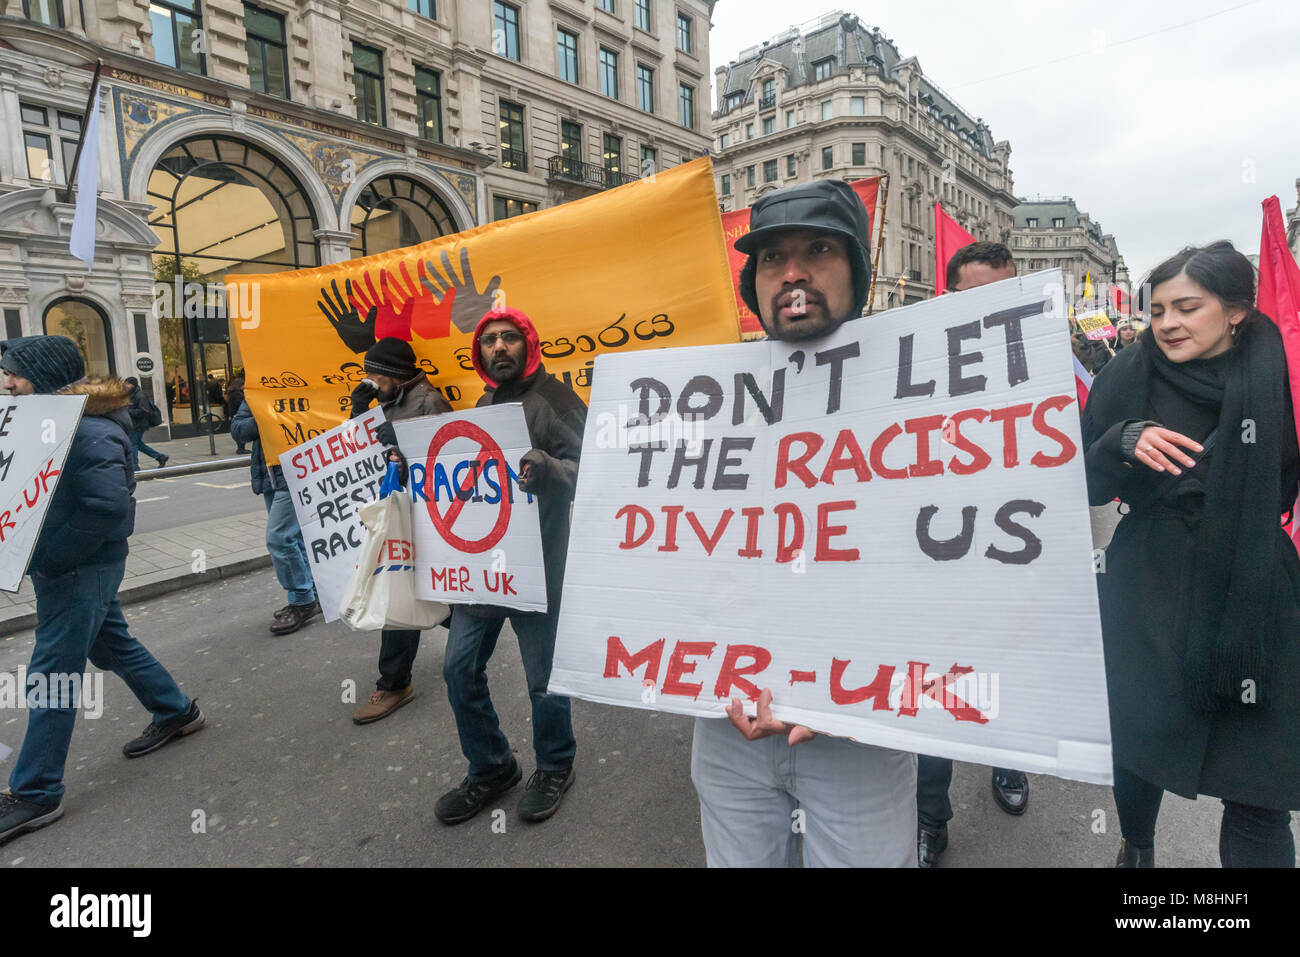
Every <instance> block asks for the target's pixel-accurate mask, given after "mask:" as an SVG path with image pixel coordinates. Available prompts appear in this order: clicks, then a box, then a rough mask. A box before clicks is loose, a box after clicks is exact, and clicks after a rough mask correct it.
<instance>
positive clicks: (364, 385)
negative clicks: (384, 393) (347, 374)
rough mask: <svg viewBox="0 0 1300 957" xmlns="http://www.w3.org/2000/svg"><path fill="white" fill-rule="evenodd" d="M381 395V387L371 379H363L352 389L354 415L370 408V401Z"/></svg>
mask: <svg viewBox="0 0 1300 957" xmlns="http://www.w3.org/2000/svg"><path fill="white" fill-rule="evenodd" d="M377 395H379V388H378V386H376V385H375V384H374V383H373V382H371V381H370V380H369V379H362V380H361V381H360V382H358V383H357V387H356V388H355V389H353V390H352V415H353V416H358V415H360V414H361V413H362V412H365V411H366V409H368V408H370V403H371V402H373V401H374V399H375V396H377Z"/></svg>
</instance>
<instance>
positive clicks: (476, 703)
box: [442, 605, 578, 781]
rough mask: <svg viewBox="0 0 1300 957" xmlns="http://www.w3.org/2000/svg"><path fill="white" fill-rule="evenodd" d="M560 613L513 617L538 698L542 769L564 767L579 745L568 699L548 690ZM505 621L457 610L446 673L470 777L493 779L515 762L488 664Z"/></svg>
mask: <svg viewBox="0 0 1300 957" xmlns="http://www.w3.org/2000/svg"><path fill="white" fill-rule="evenodd" d="M558 618H559V614H558V611H557V612H547V613H545V614H536V613H534V614H518V615H511V616H510V624H511V625H512V626H513V627H514V629H515V636H516V637H517V638H518V639H519V654H520V655H521V656H522V658H523V660H524V676H525V677H526V678H527V680H528V697H529V698H530V699H531V700H532V703H533V751H534V753H535V754H536V756H537V769H538V770H539V771H563V770H566V769H567V768H569V767H570V766H571V765H572V764H573V756H574V754H575V753H576V752H577V750H578V745H577V742H576V741H575V740H574V738H573V721H572V719H571V718H570V714H569V699H568V698H566V697H564V696H562V695H554V694H548V693H547V691H546V686H547V685H548V684H549V683H550V680H551V659H552V658H554V657H555V626H556V623H557V620H558ZM504 625H505V619H504V618H479V617H477V616H475V615H471V614H470V613H469V612H467V611H466V610H465V609H464V607H463V606H460V605H457V606H456V607H455V608H453V609H452V612H451V621H450V623H449V625H448V629H449V634H448V635H447V651H446V654H445V655H444V657H443V663H442V676H443V678H444V679H445V680H446V682H447V698H448V699H449V700H450V701H451V710H452V713H453V714H454V715H455V716H456V731H457V733H458V734H459V735H460V749H461V751H462V753H464V755H465V757H466V759H467V760H468V761H469V777H470V780H471V781H479V780H482V779H484V778H490V777H492V776H493V775H494V773H495V772H497V771H499V770H500V769H501V767H502V765H505V764H509V763H510V742H509V741H507V740H506V736H505V735H504V734H502V733H501V724H500V722H499V721H498V720H497V713H496V709H495V708H493V707H492V698H491V696H490V695H489V694H488V683H487V663H488V659H489V658H491V657H492V652H493V650H494V649H495V648H496V646H497V638H498V637H500V635H501V628H502V627H503V626H504Z"/></svg>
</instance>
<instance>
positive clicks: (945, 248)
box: [934, 203, 975, 296]
mask: <svg viewBox="0 0 1300 957" xmlns="http://www.w3.org/2000/svg"><path fill="white" fill-rule="evenodd" d="M973 242H975V237H974V236H972V235H971V234H970V233H968V232H966V230H964V229H962V228H961V227H960V226H959V225H957V221H956V220H955V219H953V218H952V217H951V216H949V215H948V214H947V213H945V212H944V211H943V206H942V205H941V204H939V203H935V204H934V260H935V262H934V294H935V295H936V296H941V295H943V294H944V292H945V291H947V289H948V276H947V272H948V260H949V259H951V258H952V254H953V253H955V252H956V251H957V250H959V249H961V247H963V246H967V245H969V244H971V243H973Z"/></svg>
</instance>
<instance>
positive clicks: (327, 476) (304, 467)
mask: <svg viewBox="0 0 1300 957" xmlns="http://www.w3.org/2000/svg"><path fill="white" fill-rule="evenodd" d="M383 421H384V413H383V410H382V409H371V410H370V411H369V412H367V413H365V415H359V416H357V417H356V418H355V419H348V421H346V422H344V423H343V424H342V425H340V426H336V427H335V428H332V429H330V430H329V431H328V432H322V433H321V434H320V435H318V436H316V437H315V438H314V439H308V440H307V441H306V442H303V443H302V444H301V445H296V446H294V447H293V448H291V449H290V450H289V451H287V452H285V453H284V455H282V456H280V466H281V467H282V468H283V470H284V481H285V484H286V485H287V486H288V487H289V494H290V496H291V497H292V498H293V507H294V511H295V512H296V513H297V515H298V526H299V527H300V528H301V529H302V540H303V544H304V545H306V546H307V558H308V560H309V561H310V562H311V574H312V578H313V579H314V580H315V582H316V598H317V600H318V601H319V602H320V607H321V613H322V614H323V615H324V617H325V620H326V621H337V620H338V617H339V605H340V604H341V603H342V601H343V594H344V592H346V591H347V587H348V583H349V582H350V581H351V580H352V572H353V571H355V570H356V567H357V555H358V553H359V552H360V551H361V546H362V544H363V543H364V542H365V540H366V529H365V526H363V525H362V524H361V515H360V508H361V506H362V505H364V504H365V503H366V502H371V501H374V500H375V499H377V498H378V497H379V486H380V484H381V483H382V482H383V481H384V473H385V472H387V471H388V463H387V461H386V459H385V456H384V447H383V445H382V443H380V441H379V440H378V439H377V438H375V427H376V426H378V425H379V424H380V423H381V422H383Z"/></svg>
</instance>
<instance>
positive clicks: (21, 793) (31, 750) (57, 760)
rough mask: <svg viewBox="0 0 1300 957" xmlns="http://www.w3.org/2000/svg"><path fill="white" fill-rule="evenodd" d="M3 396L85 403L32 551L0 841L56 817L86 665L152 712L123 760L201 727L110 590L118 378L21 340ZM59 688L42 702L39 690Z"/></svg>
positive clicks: (0, 799)
mask: <svg viewBox="0 0 1300 957" xmlns="http://www.w3.org/2000/svg"><path fill="white" fill-rule="evenodd" d="M0 369H2V370H3V371H4V388H5V389H7V390H8V391H9V393H10V394H11V395H38V394H39V395H49V394H54V393H61V394H67V395H84V396H86V404H85V408H84V410H83V413H82V417H81V421H80V423H79V424H78V426H77V431H76V434H75V435H74V436H73V439H72V444H71V447H70V448H69V450H68V457H67V460H66V462H65V463H64V465H63V469H62V471H61V472H60V474H59V478H58V484H57V486H56V487H55V490H54V495H53V497H52V498H51V500H50V504H49V508H48V511H47V512H46V515H45V523H44V525H43V526H42V528H41V534H40V536H39V538H37V540H36V547H35V549H34V551H33V552H32V558H31V563H30V566H29V568H30V572H31V578H32V585H33V586H34V588H35V590H36V619H37V621H36V646H35V647H34V648H33V649H32V659H31V664H30V665H29V666H28V675H27V681H28V712H27V714H28V717H27V735H26V737H25V738H24V739H23V745H22V749H21V750H20V751H19V754H18V760H17V762H16V763H15V765H14V768H13V771H12V773H11V774H10V776H9V792H8V793H6V794H0V843H4V842H5V841H7V840H9V839H11V838H14V837H17V836H18V835H20V834H24V833H27V832H28V831H34V830H36V829H37V828H41V827H45V826H46V825H48V824H53V823H54V822H55V821H57V820H58V819H59V818H60V817H62V816H63V792H64V786H63V770H64V765H65V764H66V762H67V758H68V747H69V745H70V744H71V742H72V729H73V725H74V724H75V723H76V720H77V711H76V709H77V706H78V703H79V702H78V700H77V698H78V693H77V690H76V689H77V687H79V685H73V684H71V681H70V679H72V676H76V679H75V680H79V679H80V678H81V676H82V675H83V673H84V671H85V667H86V659H87V658H89V659H90V661H91V663H92V664H94V666H95V667H96V668H102V669H105V670H111V671H113V672H114V673H115V674H117V675H118V676H119V677H120V678H121V679H122V680H123V681H125V682H126V684H127V687H129V688H130V689H131V691H132V693H133V694H134V695H135V696H136V697H137V698H138V699H139V700H140V703H141V704H142V705H144V706H145V707H146V708H147V709H148V710H149V712H150V713H151V714H152V715H153V721H152V723H150V725H149V727H148V728H147V729H146V730H145V732H144V734H142V735H141V736H140V737H138V738H135V739H134V740H132V741H130V742H128V743H127V744H126V745H125V747H123V749H122V752H123V754H125V755H126V756H127V757H128V758H135V757H140V756H142V755H145V754H149V753H151V752H153V751H156V750H158V748H161V747H162V746H163V745H164V744H166V743H167V742H169V741H171V740H172V739H173V738H175V737H177V736H178V735H187V734H191V733H193V732H195V731H198V730H199V729H200V728H202V727H203V721H204V719H203V714H202V712H200V711H199V707H198V704H197V703H196V702H194V701H193V700H191V699H190V698H188V697H187V696H186V695H185V694H184V693H182V691H181V690H180V688H179V687H177V685H176V682H175V680H174V679H173V678H172V676H171V675H170V674H169V673H168V672H167V669H165V668H164V667H163V666H162V665H161V664H159V663H158V660H157V659H156V658H154V656H153V655H151V654H150V653H149V651H148V650H147V649H146V648H145V647H144V646H143V645H141V644H140V642H139V641H137V640H136V639H135V638H134V637H133V636H132V635H131V633H130V631H129V630H128V628H127V623H126V618H125V617H124V616H123V614H122V606H121V604H120V603H119V601H118V598H117V589H118V586H119V585H120V584H121V581H122V575H123V573H124V572H125V570H126V556H127V538H128V537H130V535H131V532H132V531H133V530H134V528H135V498H134V493H135V470H134V469H133V468H132V466H131V439H130V436H131V431H132V429H131V419H130V416H129V415H128V414H127V411H126V409H127V406H128V404H129V402H130V398H129V392H128V389H127V386H126V383H124V382H122V381H121V380H120V379H116V378H105V379H92V380H88V381H85V365H84V364H83V362H82V359H81V354H80V353H79V352H78V351H77V347H76V345H75V343H73V341H72V340H71V339H65V338H63V337H62V336H24V337H21V338H17V339H10V340H8V341H7V342H5V343H3V344H2V345H0ZM42 685H43V686H44V687H45V688H47V689H53V688H61V689H68V690H69V693H67V694H66V696H65V694H64V693H63V691H62V690H61V691H60V692H58V693H55V694H48V692H47V693H46V694H44V695H42V694H41V693H40V691H39V689H40V688H41V686H42Z"/></svg>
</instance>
